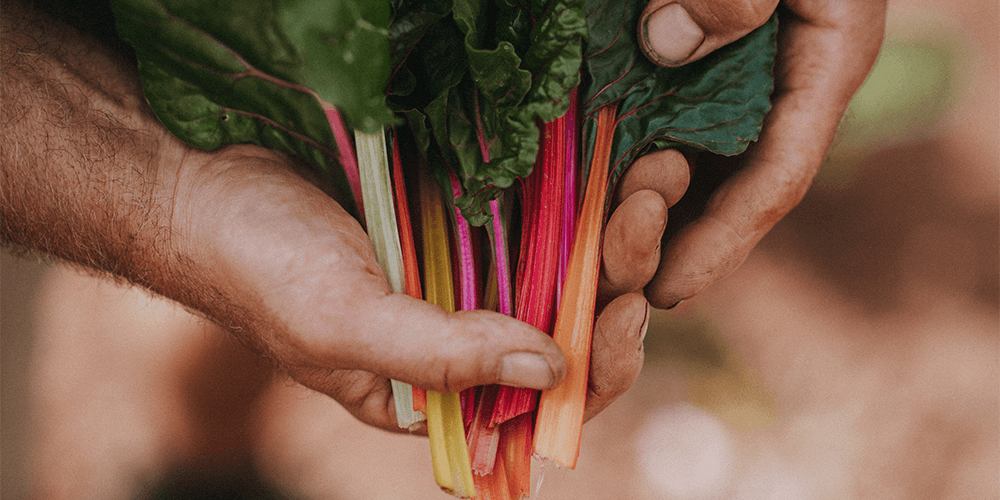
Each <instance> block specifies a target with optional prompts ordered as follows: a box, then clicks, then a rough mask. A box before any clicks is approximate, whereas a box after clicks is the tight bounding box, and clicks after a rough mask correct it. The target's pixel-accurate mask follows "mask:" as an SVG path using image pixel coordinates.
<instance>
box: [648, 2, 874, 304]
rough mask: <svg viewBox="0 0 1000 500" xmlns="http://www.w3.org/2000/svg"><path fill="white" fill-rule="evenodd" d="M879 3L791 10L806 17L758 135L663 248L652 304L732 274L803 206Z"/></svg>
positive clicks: (858, 76) (869, 45)
mask: <svg viewBox="0 0 1000 500" xmlns="http://www.w3.org/2000/svg"><path fill="white" fill-rule="evenodd" d="M800 4H801V5H800ZM879 4H880V2H854V3H851V4H850V5H851V7H850V8H845V9H842V10H839V11H837V12H830V11H827V10H819V11H815V12H814V11H810V10H809V9H808V8H812V7H813V6H814V4H811V3H808V2H792V3H790V6H792V7H793V8H804V9H805V10H799V11H796V12H795V14H796V16H794V17H791V18H790V19H789V20H788V21H787V22H786V23H785V24H784V25H783V27H782V29H783V30H784V31H783V38H782V39H781V40H780V43H781V47H780V50H781V51H783V52H782V53H783V54H784V55H783V57H782V58H781V60H780V61H779V64H778V65H777V67H776V70H775V72H776V76H777V81H776V91H775V94H774V97H773V101H774V105H773V108H772V110H771V112H770V113H769V114H768V117H767V119H766V120H765V122H764V127H763V129H762V131H761V136H760V138H759V140H758V142H757V143H756V144H754V145H753V146H752V147H751V148H750V149H749V150H748V151H747V153H745V154H744V155H742V156H741V158H740V160H741V164H742V168H741V169H740V170H739V171H738V172H737V173H736V174H735V175H734V176H733V177H731V178H729V179H728V180H727V181H726V182H725V183H724V184H723V185H722V186H721V187H720V188H719V189H718V190H716V191H715V192H714V193H713V194H712V196H711V197H710V198H709V200H708V203H707V205H706V207H705V210H704V213H703V214H702V215H701V216H700V217H699V218H698V219H697V220H695V221H694V222H692V223H691V224H689V225H687V226H685V227H684V228H683V229H682V230H681V231H680V232H679V233H678V234H677V235H675V236H674V237H673V238H671V240H670V241H669V242H668V243H667V244H666V246H665V247H664V248H663V249H662V258H661V259H662V261H661V265H660V268H659V270H658V271H657V274H656V276H655V277H654V278H653V281H652V282H651V283H650V284H649V285H648V286H647V287H646V293H647V297H648V298H649V300H650V303H651V304H652V305H653V306H655V307H661V308H666V307H672V306H673V305H675V304H677V303H678V302H679V301H681V300H685V299H687V298H690V297H692V296H693V295H695V294H697V293H698V292H700V291H701V290H703V289H704V288H705V287H707V286H708V285H709V284H710V283H712V282H714V281H715V280H717V279H719V278H721V277H722V276H725V275H726V274H728V273H729V272H731V271H732V270H733V269H735V268H736V267H737V266H738V265H739V264H740V263H741V262H742V261H743V260H744V259H745V258H746V257H747V255H748V254H749V252H750V250H752V249H753V247H754V246H755V245H756V244H757V242H758V241H760V239H761V238H762V237H763V236H764V235H765V234H766V233H767V232H768V231H769V230H770V229H771V228H772V227H773V226H774V224H775V223H777V222H778V220H780V219H781V218H782V217H783V216H784V215H785V214H787V213H788V212H789V211H790V210H791V209H792V208H793V207H794V206H795V205H797V204H798V202H799V201H800V200H801V199H802V197H803V196H804V194H805V192H806V190H807V189H808V187H809V184H810V183H811V181H812V179H813V177H814V176H815V175H816V172H817V170H818V169H819V166H820V163H821V162H822V160H823V157H824V155H825V154H826V151H827V148H829V145H830V143H831V141H832V140H833V136H834V133H835V131H836V128H837V125H838V124H839V122H840V117H841V116H842V115H843V112H844V110H845V109H846V107H847V104H848V102H849V101H850V98H851V96H852V95H853V93H854V92H855V91H856V90H857V88H858V87H859V86H860V85H861V83H862V82H863V81H864V77H865V75H867V72H868V70H869V69H870V68H871V65H872V64H873V63H874V60H875V56H876V55H877V52H878V45H879V40H880V39H881V29H882V28H881V26H882V24H883V21H884V4H882V5H881V11H880V10H879V9H880V5H879ZM807 7H808V8H807ZM852 9H853V10H852Z"/></svg>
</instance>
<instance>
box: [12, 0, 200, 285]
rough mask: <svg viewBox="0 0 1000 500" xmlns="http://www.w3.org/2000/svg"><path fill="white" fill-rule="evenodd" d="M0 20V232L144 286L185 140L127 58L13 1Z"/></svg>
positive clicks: (160, 241)
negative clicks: (164, 123)
mask: <svg viewBox="0 0 1000 500" xmlns="http://www.w3.org/2000/svg"><path fill="white" fill-rule="evenodd" d="M2 18H3V25H2V37H3V39H2V43H0V51H2V59H0V62H2V71H0V79H2V88H3V96H2V106H0V127H2V132H0V141H2V142H0V146H2V148H0V188H2V191H0V210H2V221H0V237H2V239H3V242H4V244H5V245H8V246H14V247H19V248H23V249H31V250H37V251H41V252H45V253H48V254H50V255H53V256H56V257H58V258H62V259H66V260H70V261H73V262H77V263H80V264H83V265H86V266H88V267H92V268H95V269H98V270H102V271H107V272H111V273H113V274H115V275H118V276H122V277H125V278H126V279H128V280H130V281H133V282H137V283H140V284H143V285H151V284H152V283H151V282H152V281H153V280H155V277H154V275H155V274H156V273H159V272H162V269H161V268H162V266H163V262H164V260H163V259H159V258H157V259H154V258H153V256H157V255H159V256H161V257H162V254H163V253H164V252H169V248H170V243H169V240H170V230H169V226H170V224H169V213H170V209H171V202H170V200H171V196H170V193H171V191H172V188H173V186H171V182H172V181H171V179H173V178H174V176H172V175H171V174H172V173H174V172H176V169H177V168H179V165H180V164H181V159H182V157H183V155H184V154H185V151H186V148H185V147H184V145H183V144H179V143H178V142H177V141H176V140H174V139H173V138H172V137H170V136H169V134H167V133H166V131H165V130H164V129H163V127H161V126H160V125H159V124H158V122H157V121H156V118H155V117H154V116H153V115H152V113H151V111H149V109H148V106H147V105H146V104H145V102H144V100H143V98H142V92H141V87H140V85H139V83H138V77H137V74H136V71H135V66H134V63H132V62H130V61H129V60H128V59H127V58H123V57H121V56H120V55H118V54H115V53H113V52H111V51H110V50H108V49H107V48H105V47H104V46H102V45H100V44H99V43H97V42H95V41H93V40H91V39H89V38H88V37H86V36H84V35H82V34H80V33H78V32H76V31H75V30H73V29H72V28H70V27H67V26H65V25H62V24H61V23H60V22H58V21H55V20H53V19H50V18H48V17H46V16H44V15H43V14H40V13H38V12H35V11H33V10H31V9H29V8H27V7H24V6H22V5H20V4H18V3H16V2H13V3H12V2H7V3H6V4H5V5H4V8H3V13H2Z"/></svg>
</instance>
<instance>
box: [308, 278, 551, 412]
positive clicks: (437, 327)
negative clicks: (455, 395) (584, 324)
mask: <svg viewBox="0 0 1000 500" xmlns="http://www.w3.org/2000/svg"><path fill="white" fill-rule="evenodd" d="M359 299H360V300H359V301H358V303H356V304H352V306H351V307H346V308H343V309H342V310H344V311H350V313H349V314H345V315H344V316H343V317H341V318H339V321H338V323H339V324H340V326H341V328H340V331H341V332H344V333H347V334H346V335H343V336H340V338H339V339H337V340H335V341H333V342H331V343H329V344H327V345H313V346H308V347H307V348H306V350H307V351H309V352H311V353H312V356H311V357H313V363H310V364H313V365H314V366H316V365H322V366H325V367H327V368H329V369H333V370H336V369H344V368H347V369H357V370H363V371H366V372H370V373H375V374H378V375H382V376H385V377H388V378H392V379H394V380H399V381H402V382H407V383H410V384H413V385H415V386H418V387H423V388H425V389H431V390H435V391H439V392H458V391H461V390H463V389H466V388H469V387H473V386H478V385H488V384H504V385H510V386H516V387H529V388H532V389H549V388H552V387H554V386H555V385H557V384H558V383H559V382H561V381H562V379H563V378H564V377H565V375H566V359H565V357H564V356H563V354H562V351H561V350H560V349H559V347H558V346H557V345H556V344H555V342H553V341H552V339H551V338H550V337H549V336H548V335H545V334H544V333H542V332H541V331H540V330H538V329H535V328H533V327H531V326H530V325H528V324H526V323H523V322H521V321H518V320H516V319H514V318H511V317H509V316H505V315H502V314H498V313H495V312H491V311H459V312H454V313H449V312H446V311H445V310H444V309H443V308H441V307H438V306H436V305H434V304H431V303H429V302H425V301H422V300H417V299H414V298H411V297H409V296H407V295H404V294H385V295H376V296H373V297H369V298H359Z"/></svg>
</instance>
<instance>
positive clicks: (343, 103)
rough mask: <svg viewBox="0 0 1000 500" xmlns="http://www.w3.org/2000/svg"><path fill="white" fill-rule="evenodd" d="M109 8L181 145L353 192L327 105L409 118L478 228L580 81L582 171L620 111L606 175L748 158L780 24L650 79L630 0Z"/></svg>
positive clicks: (365, 116)
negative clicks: (600, 119)
mask: <svg viewBox="0 0 1000 500" xmlns="http://www.w3.org/2000/svg"><path fill="white" fill-rule="evenodd" d="M112 6H113V8H114V10H115V14H116V17H117V22H118V28H119V32H120V34H121V35H122V37H123V38H125V39H126V40H127V41H129V42H130V43H131V44H132V45H133V46H134V47H135V49H136V54H137V56H138V60H139V65H140V74H141V77H142V80H143V89H144V91H145V94H146V98H147V100H148V101H149V103H150V105H151V107H152V108H153V110H154V112H155V113H156V114H157V116H158V118H159V119H160V120H161V121H162V122H163V123H164V125H165V126H166V127H167V128H168V129H169V130H170V131H171V132H172V133H173V134H174V135H176V136H177V137H179V138H180V139H182V140H184V141H185V142H187V143H189V144H191V145H193V146H196V147H200V148H204V149H216V148H219V147H222V146H224V145H227V144H233V143H251V144H258V145H261V146H264V147H269V148H276V149H282V150H284V151H287V152H290V153H293V154H295V155H298V156H300V157H302V158H304V159H305V160H306V161H307V162H309V163H310V164H312V165H314V166H315V167H316V168H317V169H318V170H319V171H320V172H322V173H324V174H325V175H326V176H327V177H328V178H329V179H331V180H332V181H334V182H335V184H336V185H337V186H338V187H339V188H341V191H342V192H344V193H349V192H350V190H349V189H347V188H346V178H345V176H344V174H343V171H342V169H341V168H340V167H339V165H338V164H337V160H336V158H337V156H338V155H337V151H336V142H335V140H334V137H333V133H332V132H331V129H330V126H329V124H328V122H327V118H326V115H325V113H324V111H323V105H324V104H323V103H322V102H321V101H324V102H325V103H328V104H332V105H333V106H336V107H337V108H338V109H339V110H340V111H341V113H342V114H343V116H344V117H345V119H346V121H347V124H348V126H349V127H351V128H354V129H357V130H360V131H362V132H366V133H370V132H374V131H376V130H378V129H379V128H382V127H384V126H387V125H391V124H397V123H400V121H401V118H402V119H404V120H403V121H404V122H405V123H407V124H408V125H409V127H410V130H411V132H412V134H413V136H414V137H415V138H416V139H417V142H418V144H420V145H421V146H422V147H423V149H424V153H425V156H426V159H427V162H428V164H429V165H430V166H431V168H432V169H434V170H437V171H438V177H439V178H444V177H446V176H447V174H446V173H447V172H448V171H449V170H450V171H453V172H455V173H456V174H457V175H458V177H459V178H460V179H461V181H462V182H461V183H462V190H463V193H462V195H461V196H459V197H457V198H456V199H455V203H456V205H457V206H458V207H460V208H461V209H462V211H463V214H464V215H465V216H466V218H467V219H468V220H469V221H470V222H472V223H474V224H483V223H485V222H486V221H488V220H489V203H488V202H489V201H490V200H492V199H494V198H496V197H497V196H499V194H500V193H501V192H502V191H503V189H505V188H508V187H510V186H511V185H512V184H513V183H514V182H515V180H516V179H517V178H522V177H525V176H526V175H527V174H528V173H530V172H531V170H532V168H533V166H534V163H535V157H536V155H537V153H538V137H539V128H538V124H539V123H540V122H547V121H551V120H552V119H554V118H556V117H558V116H560V115H562V114H563V113H564V112H565V111H566V109H567V108H568V105H569V96H570V90H571V89H573V88H574V87H577V86H578V85H579V86H580V89H581V92H580V95H581V105H582V106H583V113H584V123H583V132H584V133H583V138H582V142H583V150H584V152H585V155H586V158H584V161H583V165H589V155H590V151H591V149H592V143H593V140H594V137H593V136H594V131H593V128H594V116H596V110H597V109H598V108H599V107H601V106H604V105H606V104H609V103H612V102H616V103H617V105H618V110H619V111H618V117H617V121H616V134H615V139H614V146H613V151H612V165H610V166H609V167H610V168H612V169H613V170H612V172H613V174H612V178H614V177H616V176H617V175H620V173H621V171H622V170H623V169H624V168H625V167H626V166H627V165H628V164H629V163H630V162H631V161H632V160H633V159H634V158H635V157H636V156H637V155H639V154H642V153H643V152H645V151H647V150H648V149H649V148H651V147H687V148H696V149H704V150H708V151H712V152H714V153H718V154H725V155H732V154H737V153H740V152H742V151H743V150H744V149H745V148H746V146H747V144H748V143H749V142H751V141H753V140H755V139H756V137H757V135H758V133H759V131H760V127H761V124H762V122H763V117H764V114H766V112H767V111H768V109H769V107H770V103H769V95H770V92H771V90H772V87H773V83H772V82H773V79H772V74H771V66H772V65H773V59H774V53H775V47H776V43H775V33H776V30H777V20H776V18H773V19H771V21H769V22H768V23H767V24H765V25H764V26H763V27H761V28H759V29H758V30H756V31H754V32H753V33H751V34H750V35H748V36H746V37H744V38H743V39H741V40H739V41H737V42H734V43H733V44H731V45H729V46H727V47H724V48H722V49H720V50H718V51H716V52H714V53H713V54H712V55H710V56H708V57H706V58H704V59H702V60H701V61H698V62H696V63H692V64H689V65H686V66H684V67H681V68H659V67H657V66H655V65H653V64H652V63H650V62H648V61H647V60H646V59H645V58H644V57H643V56H642V54H641V53H640V52H639V50H638V47H637V45H636V41H635V40H636V36H635V31H636V23H637V20H638V19H637V18H638V16H639V14H640V13H641V11H642V9H643V7H644V6H645V2H644V1H640V0H616V1H615V2H607V1H604V0H534V1H530V2H517V1H514V0H382V1H376V0H289V1H278V0H266V1H261V2H240V1H237V0H218V1H214V2H198V1H194V0H113V5H112ZM581 75H582V77H581ZM581 80H582V81H581ZM394 115H395V116H394ZM442 174H444V175H442ZM348 208H351V207H348Z"/></svg>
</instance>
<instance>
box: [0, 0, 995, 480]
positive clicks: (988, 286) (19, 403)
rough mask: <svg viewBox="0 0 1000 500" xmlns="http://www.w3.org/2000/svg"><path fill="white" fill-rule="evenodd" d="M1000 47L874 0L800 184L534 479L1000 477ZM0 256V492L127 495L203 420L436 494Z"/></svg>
mask: <svg viewBox="0 0 1000 500" xmlns="http://www.w3.org/2000/svg"><path fill="white" fill-rule="evenodd" d="M998 63H1000V5H998V2H996V1H995V0H962V1H958V2H947V3H944V4H942V3H941V2H932V1H930V0H893V1H891V2H890V19H889V29H888V32H887V38H886V43H885V46H884V50H883V53H882V56H881V58H880V60H879V62H878V64H877V66H876V68H875V70H874V72H873V74H872V76H871V78H870V79H869V81H868V82H867V83H866V85H865V87H864V88H863V89H862V91H861V92H860V93H859V95H858V97H857V98H856V99H855V101H854V103H853V104H852V107H851V110H850V112H849V113H848V116H847V117H846V118H845V122H844V124H843V126H842V130H841V133H840V136H839V137H838V140H837V144H836V146H835V148H834V150H833V151H832V152H831V155H830V159H829V160H828V162H827V165H826V166H825V168H824V169H823V171H822V172H821V174H820V176H819V178H818V179H817V180H816V182H815V184H814V186H813V188H812V190H811V191H810V192H809V194H808V195H807V196H806V198H805V200H804V201H803V203H802V204H801V205H800V206H799V207H798V208H797V209H796V210H794V211H793V212H792V214H790V215H789V217H787V218H786V219H785V220H784V221H782V222H781V223H780V224H779V225H778V226H777V227H776V228H775V230H774V231H773V232H772V233H771V234H770V235H769V236H768V237H767V238H766V239H765V240H764V241H763V242H762V243H761V245H760V247H759V248H758V250H757V251H755V253H754V254H753V255H752V256H751V257H750V258H749V259H748V261H747V262H746V263H745V264H744V265H743V266H742V267H741V268H740V269H739V270H737V271H736V272H735V273H734V274H733V275H731V276H729V277H728V278H726V279H724V280H723V281H721V282H719V283H718V284H716V285H714V286H713V287H712V288H710V289H709V290H708V291H706V292H705V293H704V294H703V295H701V296H700V297H698V298H697V299H695V300H692V301H690V302H688V303H685V304H682V305H681V306H680V307H678V308H676V309H675V310H672V311H669V312H664V311H656V312H654V315H653V318H652V320H651V326H650V330H649V333H648V335H647V340H646V367H645V368H644V371H643V374H642V375H641V376H640V378H639V380H638V381H637V383H636V385H635V386H634V387H633V388H632V389H631V390H630V391H629V392H628V393H627V394H626V395H625V396H623V397H622V398H621V399H620V400H619V401H618V402H616V403H615V404H614V405H613V406H612V407H611V408H610V409H609V410H607V411H606V412H604V413H603V414H601V415H600V416H598V417H597V418H596V419H595V420H593V421H592V422H590V423H589V424H588V425H587V426H586V427H585V428H584V442H583V448H582V453H581V460H580V465H579V467H578V469H577V470H575V471H558V470H553V469H552V468H551V467H546V468H545V473H544V476H545V478H544V481H543V485H542V488H541V491H540V496H539V498H540V499H562V498H567V499H570V498H572V499H612V498H624V499H667V498H669V499H677V500H688V499H690V500H697V499H703V498H704V499H708V498H737V499H778V498H793V499H795V498H824V499H827V498H828V499H845V498H879V499H891V498H898V499H917V498H927V499H946V498H947V499H987V498H998V495H1000V487H998V477H1000V410H998V398H1000V320H998V315H1000V307H998V306H1000V277H998V275H1000V202H998V197H1000V65H998ZM0 266H2V267H0V268H2V275H0V286H2V296H0V297H2V301H0V329H2V335H0V342H2V345H0V350H2V358H0V384H2V404H0V424H2V429H0V430H2V432H0V443H2V445H0V452H2V461H0V497H3V498H7V499H19V498H26V497H27V496H28V484H29V478H30V477H31V475H32V471H33V470H34V471H35V473H36V474H39V475H40V476H41V477H43V479H42V480H41V481H40V482H42V483H44V484H46V489H45V492H46V496H47V497H49V498H59V497H65V498H113V497H115V496H117V495H121V496H123V497H125V498H127V497H129V496H130V495H134V494H136V492H137V491H138V490H137V489H136V488H139V489H141V488H142V487H143V485H144V484H146V483H147V482H148V481H150V480H151V478H155V477H156V476H155V474H156V470H157V469H158V468H159V467H162V466H164V465H165V464H169V463H171V462H170V461H171V460H174V461H176V460H178V458H177V457H183V456H185V455H184V453H189V454H190V450H188V451H182V450H186V449H187V448H185V446H188V445H189V444H190V442H192V441H193V440H195V438H196V437H197V436H199V434H198V432H204V431H199V430H198V429H205V428H207V429H225V430H224V431H219V433H218V434H212V435H213V437H214V439H215V441H213V443H214V444H212V445H210V446H209V447H208V448H206V449H207V450H208V451H205V449H202V451H204V452H205V453H211V452H215V451H218V450H225V449H226V446H227V443H232V442H242V441H241V440H245V439H249V440H252V441H254V442H255V443H257V447H256V448H255V449H254V450H253V451H252V452H247V453H248V456H250V460H252V461H253V462H254V463H255V465H256V467H258V469H259V470H260V471H262V472H264V473H266V474H267V476H268V477H269V478H271V479H270V480H271V481H273V482H274V484H276V485H277V486H278V487H280V488H281V489H282V490H283V491H284V492H285V493H286V494H287V495H288V496H291V497H293V498H331V499H336V498H342V499H382V498H386V499H388V498H393V499H396V498H428V499H434V498H446V495H444V494H442V493H440V492H438V491H436V488H435V486H434V484H433V478H432V476H431V471H430V459H429V453H428V451H427V449H426V448H427V445H426V442H425V441H424V440H421V439H417V438H411V437H404V436H394V435H389V434H386V433H382V432H379V431H376V430H373V429H369V428H366V427H364V426H362V425H361V424H358V423H357V422H354V421H353V420H352V419H351V418H350V417H349V416H347V415H346V413H345V412H343V410H341V409H339V408H338V407H337V405H336V404H334V403H332V402H330V401H328V400H325V399H324V398H321V397H316V396H314V395H310V394H308V393H306V392H304V391H301V390H300V389H298V388H296V387H294V386H292V385H290V384H288V383H286V382H282V381H276V382H275V383H274V384H273V385H270V381H269V379H267V378H266V377H264V378H262V377H261V376H256V375H254V374H253V373H249V374H248V372H247V371H246V370H243V369H242V368H241V367H245V366H252V365H253V361H252V360H248V358H247V357H246V355H245V354H243V353H241V352H239V350H238V349H237V348H235V347H234V346H232V345H231V344H229V343H228V341H226V340H225V339H223V338H221V337H217V334H216V333H215V332H214V330H212V329H211V328H209V327H207V326H206V325H203V324H201V323H200V322H198V321H195V320H193V319H192V318H190V317H188V316H186V315H185V314H184V313H183V312H182V311H179V310H177V309H176V308H174V307H172V306H171V305H169V304H165V303H161V302H160V301H158V300H156V299H153V298H151V297H149V296H147V295H145V294H142V293H137V292H134V291H128V290H124V289H120V288H117V287H114V286H112V285H109V284H106V283H100V282H97V281H96V280H95V279H93V278H90V277H87V276H84V275H80V274H77V273H76V272H73V271H69V270H67V269H65V268H62V267H59V266H51V265H48V264H46V263H42V262H38V261H36V260H24V259H15V258H13V257H11V256H10V255H8V254H6V253H4V254H0ZM177 332H181V333H177ZM206 352H207V353H210V354H211V355H212V356H213V358H212V359H214V360H216V361H214V364H212V363H208V364H207V365H205V364H204V363H202V364H199V359H202V360H203V358H198V359H189V358H190V356H187V355H189V354H190V353H202V354H201V355H202V356H205V354H204V353H206ZM32 354H34V355H35V357H34V358H33V357H32ZM186 356H187V357H186ZM189 365H190V367H196V369H195V368H192V369H191V370H185V369H186V368H189ZM206 366H207V368H206ZM178 370H179V371H182V372H184V373H186V374H187V375H186V376H185V379H184V380H177V379H176V376H172V375H170V374H171V373H174V372H177V371H178ZM199 370H201V371H199ZM171 377H173V378H171ZM199 377H202V378H212V377H215V378H216V379H218V378H225V379H226V380H230V381H231V380H237V381H238V383H236V382H233V383H232V384H231V385H233V386H239V387H242V388H244V389H245V390H246V391H247V392H248V393H249V392H253V391H258V390H259V391H261V392H263V393H264V394H265V396H264V397H263V399H262V400H261V401H263V402H262V403H258V402H257V400H254V399H253V398H252V397H251V396H252V395H248V394H241V393H238V391H236V392H234V391H232V390H227V391H226V392H225V394H224V395H219V394H213V393H211V392H210V391H209V392H206V393H204V394H200V395H198V397H200V398H201V399H200V401H202V402H205V401H209V403H207V404H205V405H202V406H201V407H200V408H201V409H200V410H192V409H191V408H188V407H186V406H184V404H185V403H179V402H178V401H180V398H184V397H190V393H191V390H192V389H191V387H192V386H193V384H195V383H196V382H197V381H198V380H202V378H199ZM227 377H229V378H227ZM29 387H32V388H38V391H37V392H35V393H34V395H33V396H32V395H31V393H30V392H29ZM206 390H207V389H206ZM207 391H208V390H207ZM29 403H31V404H32V405H34V406H33V408H34V409H35V410H34V413H32V414H31V415H32V416H31V417H29ZM182 406H184V408H186V409H185V410H184V411H182V412H180V413H181V415H173V413H175V412H176V410H177V408H179V407H182ZM206 408H208V409H206ZM233 412H235V413H236V414H238V415H239V416H240V418H236V419H234V420H230V419H229V418H228V417H226V418H223V417H222V415H229V414H231V413H233ZM220 418H223V421H222V422H216V421H215V420H219V419H220ZM213 447H214V448H213ZM32 456H34V457H35V463H41V464H43V466H42V467H34V468H32V466H31V465H30V464H31V463H32V462H31V461H30V460H29V458H30V457H32ZM164 457H166V458H164ZM182 460H183V459H182ZM187 463H189V464H197V463H198V462H197V461H195V462H190V461H189V462H187ZM46 468H48V469H51V470H49V471H47V472H38V470H39V469H43V470H44V469H46ZM150 474H153V475H152V476H151V475H150ZM53 478H55V479H53Z"/></svg>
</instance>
